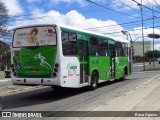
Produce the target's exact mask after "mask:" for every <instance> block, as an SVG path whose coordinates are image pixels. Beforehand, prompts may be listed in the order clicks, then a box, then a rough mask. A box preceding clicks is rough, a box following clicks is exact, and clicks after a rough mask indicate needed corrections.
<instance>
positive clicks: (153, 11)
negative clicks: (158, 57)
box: [152, 5, 155, 67]
mask: <svg viewBox="0 0 160 120" xmlns="http://www.w3.org/2000/svg"><path fill="white" fill-rule="evenodd" d="M152 15H153V35H154V9H153V5H152ZM154 54H155V53H154V37H153V67H154V59H155V55H154Z"/></svg>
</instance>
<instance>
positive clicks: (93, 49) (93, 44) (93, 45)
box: [90, 37, 98, 56]
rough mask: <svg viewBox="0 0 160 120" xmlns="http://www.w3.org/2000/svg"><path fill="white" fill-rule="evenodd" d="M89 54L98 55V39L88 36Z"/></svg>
mask: <svg viewBox="0 0 160 120" xmlns="http://www.w3.org/2000/svg"><path fill="white" fill-rule="evenodd" d="M90 54H91V55H92V56H98V41H97V38H95V37H91V38H90Z"/></svg>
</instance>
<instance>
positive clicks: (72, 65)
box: [67, 63, 77, 76]
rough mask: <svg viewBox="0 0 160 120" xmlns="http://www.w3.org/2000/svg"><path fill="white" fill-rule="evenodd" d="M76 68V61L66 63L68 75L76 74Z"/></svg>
mask: <svg viewBox="0 0 160 120" xmlns="http://www.w3.org/2000/svg"><path fill="white" fill-rule="evenodd" d="M76 69H77V64H76V63H68V64H67V70H68V76H75V75H76V74H77V71H76Z"/></svg>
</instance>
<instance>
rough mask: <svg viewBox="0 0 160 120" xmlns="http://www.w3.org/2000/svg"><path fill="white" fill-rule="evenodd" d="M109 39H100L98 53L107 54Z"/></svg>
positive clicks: (100, 54)
mask: <svg viewBox="0 0 160 120" xmlns="http://www.w3.org/2000/svg"><path fill="white" fill-rule="evenodd" d="M107 49H108V41H107V40H105V39H98V55H99V56H107V52H108V51H107Z"/></svg>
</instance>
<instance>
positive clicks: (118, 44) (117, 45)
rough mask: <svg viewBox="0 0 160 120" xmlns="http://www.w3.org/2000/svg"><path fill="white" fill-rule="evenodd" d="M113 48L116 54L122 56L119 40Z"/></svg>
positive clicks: (122, 51)
mask: <svg viewBox="0 0 160 120" xmlns="http://www.w3.org/2000/svg"><path fill="white" fill-rule="evenodd" d="M115 49H116V56H124V50H123V47H122V43H121V42H116V44H115Z"/></svg>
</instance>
